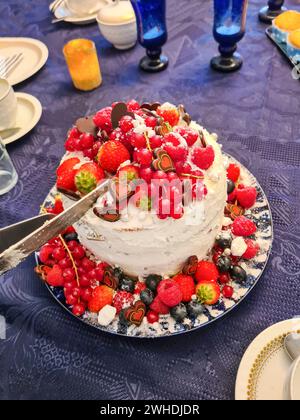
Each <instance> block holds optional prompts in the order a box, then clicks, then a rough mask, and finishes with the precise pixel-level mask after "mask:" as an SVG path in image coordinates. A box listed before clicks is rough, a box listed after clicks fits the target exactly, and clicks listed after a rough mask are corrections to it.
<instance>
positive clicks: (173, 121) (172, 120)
mask: <svg viewBox="0 0 300 420" xmlns="http://www.w3.org/2000/svg"><path fill="white" fill-rule="evenodd" d="M156 112H157V114H158V115H159V116H160V117H162V118H163V119H164V121H165V122H167V123H169V124H170V125H171V126H172V127H174V126H175V125H177V124H178V123H179V117H180V116H179V112H178V109H177V108H176V107H175V106H171V105H170V106H169V107H168V106H163V107H159V108H157V110H156Z"/></svg>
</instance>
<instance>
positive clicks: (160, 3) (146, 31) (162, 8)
mask: <svg viewBox="0 0 300 420" xmlns="http://www.w3.org/2000/svg"><path fill="white" fill-rule="evenodd" d="M131 3H132V6H133V8H134V11H135V14H136V18H137V26H138V35H139V42H140V44H141V45H142V46H143V47H144V48H146V52H147V56H146V57H144V58H142V60H141V62H140V67H141V68H142V69H143V70H144V71H147V72H151V73H156V72H158V71H162V70H164V69H166V68H167V67H168V64H169V60H168V58H167V57H166V56H164V55H162V46H163V45H164V44H165V43H166V42H167V40H168V32H167V25H166V0H131Z"/></svg>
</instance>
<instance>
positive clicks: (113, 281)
mask: <svg viewBox="0 0 300 420" xmlns="http://www.w3.org/2000/svg"><path fill="white" fill-rule="evenodd" d="M102 283H104V284H105V286H108V287H110V288H112V289H114V290H117V288H118V286H119V278H118V276H117V275H116V274H115V273H114V270H113V269H112V268H111V267H107V268H106V270H105V271H104V276H103V280H102Z"/></svg>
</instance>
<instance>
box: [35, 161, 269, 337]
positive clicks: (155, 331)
mask: <svg viewBox="0 0 300 420" xmlns="http://www.w3.org/2000/svg"><path fill="white" fill-rule="evenodd" d="M228 158H229V160H230V161H231V162H234V163H238V164H239V165H240V167H241V171H242V176H243V179H244V178H246V179H247V184H249V185H251V186H255V187H256V188H257V191H258V196H257V202H256V205H255V206H254V207H253V208H252V209H251V210H249V211H248V213H247V214H246V215H247V217H249V218H251V219H252V220H254V221H255V222H256V224H257V226H258V231H257V233H256V240H257V241H258V242H259V243H260V244H261V248H262V249H261V252H260V253H259V255H258V256H257V257H256V258H255V259H253V260H251V261H247V262H245V263H243V264H244V268H245V270H246V271H247V274H248V277H247V280H246V282H245V283H244V284H242V285H240V284H237V283H236V284H234V285H233V286H234V290H235V293H234V295H233V299H225V298H223V297H222V298H221V299H220V301H219V303H218V304H216V305H214V306H210V307H206V308H205V310H204V313H203V315H201V316H199V317H198V318H196V319H190V318H186V319H185V320H184V321H183V322H176V321H175V320H174V319H173V318H172V317H171V316H170V315H161V316H160V321H159V323H156V324H153V326H149V325H150V324H148V323H147V324H146V325H144V324H142V326H141V327H136V326H134V325H132V326H129V327H124V326H123V325H121V324H120V323H119V321H118V320H117V321H114V322H113V323H112V324H111V325H109V326H108V327H102V326H100V325H99V324H98V320H97V314H91V313H87V314H86V315H84V317H81V318H77V317H76V316H75V315H73V313H72V311H71V308H70V307H69V306H68V305H67V304H66V302H65V298H64V293H63V289H62V288H54V287H51V286H49V285H47V284H46V283H45V285H46V287H47V288H48V290H49V292H50V293H51V295H52V296H53V297H54V299H55V300H56V301H57V302H58V303H59V304H60V305H61V306H62V307H63V308H64V309H65V310H66V311H67V312H69V315H71V316H73V317H75V318H76V319H78V320H79V321H81V322H82V323H83V324H86V325H89V326H91V327H93V328H95V329H97V330H100V331H104V332H107V333H110V334H114V335H118V336H123V337H124V336H126V337H133V338H161V337H170V336H174V335H178V334H185V333H188V332H191V331H195V330H199V329H200V328H203V327H206V326H208V325H210V324H212V323H213V322H215V321H217V320H219V319H221V318H223V317H224V316H225V315H227V314H229V313H230V312H231V311H232V310H233V309H235V308H236V307H237V306H238V305H239V304H240V303H241V302H242V301H243V300H244V299H246V297H247V296H248V295H249V293H250V292H251V291H252V289H253V288H254V287H255V286H256V284H257V283H258V281H259V280H260V278H261V277H262V275H263V273H264V270H265V269H266V267H267V263H268V260H269V257H270V254H271V250H272V244H273V222H272V213H271V208H270V205H269V202H268V199H267V197H266V194H265V193H264V191H263V189H262V187H261V186H260V184H259V183H258V181H257V180H256V178H255V177H254V176H253V175H252V174H251V173H250V172H249V171H248V169H246V168H245V167H244V166H243V165H241V164H240V163H239V162H237V161H236V160H235V159H234V158H232V157H231V156H228ZM56 193H57V191H56V188H53V189H52V190H51V192H50V193H49V195H48V197H47V198H46V200H45V203H44V205H45V206H49V205H50V204H52V203H53V202H54V197H55V194H56ZM36 259H37V263H38V254H37V255H36Z"/></svg>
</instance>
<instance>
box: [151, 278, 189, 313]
mask: <svg viewBox="0 0 300 420" xmlns="http://www.w3.org/2000/svg"><path fill="white" fill-rule="evenodd" d="M157 294H158V297H159V299H160V300H161V301H162V303H164V304H165V305H167V306H168V307H169V308H173V307H174V306H176V305H178V304H179V303H180V302H181V301H182V292H181V290H180V286H179V284H178V283H176V282H175V281H174V280H170V279H167V280H162V281H161V282H160V283H159V285H158V288H157ZM151 309H152V308H151Z"/></svg>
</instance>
